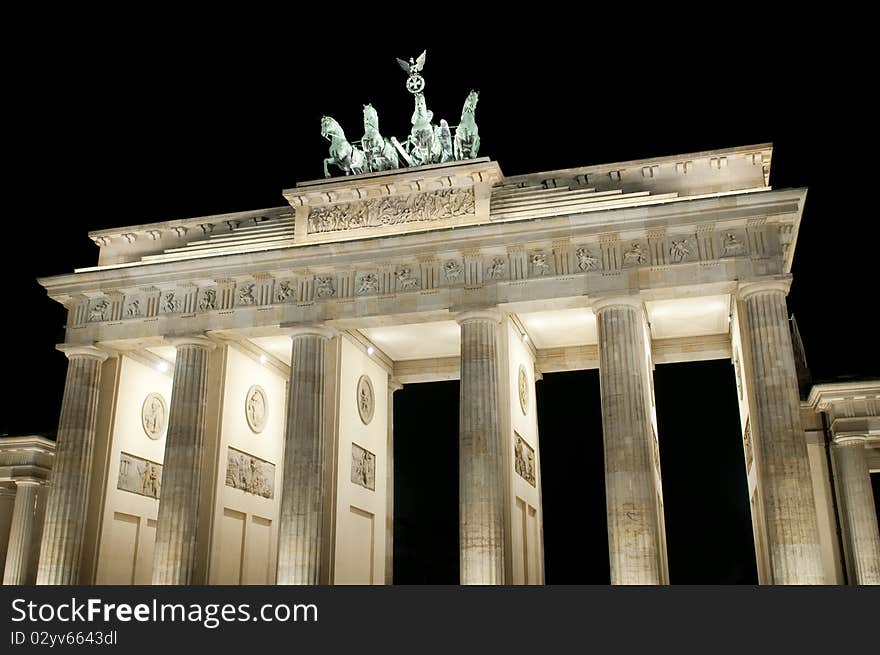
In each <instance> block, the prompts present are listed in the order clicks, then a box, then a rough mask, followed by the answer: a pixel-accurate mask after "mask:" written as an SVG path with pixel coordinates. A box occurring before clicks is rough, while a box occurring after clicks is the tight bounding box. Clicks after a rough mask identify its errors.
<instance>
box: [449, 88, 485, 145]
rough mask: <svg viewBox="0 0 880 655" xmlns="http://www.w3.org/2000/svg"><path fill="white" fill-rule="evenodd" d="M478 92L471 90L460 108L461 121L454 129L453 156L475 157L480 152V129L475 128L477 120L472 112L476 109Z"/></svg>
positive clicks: (478, 97)
mask: <svg viewBox="0 0 880 655" xmlns="http://www.w3.org/2000/svg"><path fill="white" fill-rule="evenodd" d="M479 99H480V94H479V93H477V92H476V91H471V92H470V93H469V94H468V97H467V100H465V101H464V108H463V109H462V110H461V122H460V123H459V124H458V127H457V128H456V130H455V158H456V159H476V157H477V154H478V153H479V152H480V131H479V130H478V129H477V121H476V119H475V118H474V112H475V111H476V110H477V100H479Z"/></svg>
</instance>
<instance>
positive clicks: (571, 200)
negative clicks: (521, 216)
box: [489, 190, 650, 210]
mask: <svg viewBox="0 0 880 655" xmlns="http://www.w3.org/2000/svg"><path fill="white" fill-rule="evenodd" d="M649 193H650V191H637V192H633V193H623V192H622V191H620V190H615V191H600V192H598V193H588V194H581V195H573V196H566V197H564V198H559V199H558V200H557V199H556V198H552V199H546V198H534V199H526V200H522V201H517V202H514V201H511V200H508V201H503V202H496V201H494V200H490V201H489V207H490V208H492V209H498V210H507V209H518V208H526V207H541V206H545V207H565V206H568V205H573V204H580V203H595V202H604V201H607V200H613V199H616V198H634V197H638V196H645V195H648V194H649Z"/></svg>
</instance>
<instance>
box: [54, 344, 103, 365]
mask: <svg viewBox="0 0 880 655" xmlns="http://www.w3.org/2000/svg"><path fill="white" fill-rule="evenodd" d="M55 349H56V350H60V351H61V352H63V353H64V354H65V355H66V356H67V359H73V358H74V357H91V358H93V359H97V360H99V361H101V362H103V361H104V360H106V359H107V358H108V357H110V354H111V353H109V352H108V351H106V350H104V349H103V348H98V347H97V346H94V345H91V344H84V345H76V344H70V343H59V344H58V345H57V346H55Z"/></svg>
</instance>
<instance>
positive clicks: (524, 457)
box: [513, 434, 535, 487]
mask: <svg viewBox="0 0 880 655" xmlns="http://www.w3.org/2000/svg"><path fill="white" fill-rule="evenodd" d="M513 452H514V454H515V459H514V463H513V468H514V470H515V471H516V473H517V475H519V477H521V478H522V479H523V480H525V481H526V482H528V483H529V484H530V485H532V486H533V487H534V486H535V449H534V448H532V447H531V446H530V445H529V444H528V442H526V440H525V439H523V438H522V437H521V436H519V435H518V434H517V435H516V446H515V447H514V451H513Z"/></svg>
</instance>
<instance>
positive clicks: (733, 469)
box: [654, 360, 758, 584]
mask: <svg viewBox="0 0 880 655" xmlns="http://www.w3.org/2000/svg"><path fill="white" fill-rule="evenodd" d="M654 393H655V396H656V403H657V423H658V430H657V432H658V436H659V441H660V467H661V470H662V474H663V497H664V504H665V516H666V551H667V554H668V559H669V580H670V583H671V584H757V583H758V571H757V566H756V564H755V545H754V539H753V536H752V523H751V521H752V519H751V514H750V509H749V500H748V498H749V496H748V486H747V482H746V471H745V462H744V460H743V457H744V455H743V446H742V436H741V432H740V422H739V413H738V412H739V410H738V407H737V402H736V397H737V392H736V382H735V380H734V373H733V367H732V365H731V363H730V361H727V360H723V361H722V360H718V361H706V362H689V363H685V364H662V365H658V366H657V367H656V370H655V371H654Z"/></svg>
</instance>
